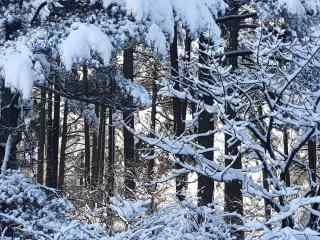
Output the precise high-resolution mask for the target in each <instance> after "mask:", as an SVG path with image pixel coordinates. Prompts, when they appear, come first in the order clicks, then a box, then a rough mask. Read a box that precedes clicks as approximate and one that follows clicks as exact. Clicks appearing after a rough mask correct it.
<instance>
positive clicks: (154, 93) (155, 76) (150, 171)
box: [148, 64, 158, 182]
mask: <svg viewBox="0 0 320 240" xmlns="http://www.w3.org/2000/svg"><path fill="white" fill-rule="evenodd" d="M157 71H158V69H157V67H156V64H155V66H154V72H153V81H152V105H151V126H150V128H151V131H152V132H155V131H156V117H157V98H158V89H157V83H156V80H157V79H158V73H157ZM151 148H152V149H151V153H150V155H151V156H154V153H155V152H154V146H151ZM154 164H155V162H154V158H153V157H152V159H150V160H148V179H149V181H150V182H151V181H152V180H153V175H154Z"/></svg>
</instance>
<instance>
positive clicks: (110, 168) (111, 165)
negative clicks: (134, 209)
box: [107, 108, 115, 198]
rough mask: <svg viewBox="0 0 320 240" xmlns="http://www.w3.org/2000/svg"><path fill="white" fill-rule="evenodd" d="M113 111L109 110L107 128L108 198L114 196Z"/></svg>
mask: <svg viewBox="0 0 320 240" xmlns="http://www.w3.org/2000/svg"><path fill="white" fill-rule="evenodd" d="M112 115H113V109H112V108H110V109H109V128H108V181H107V189H108V196H109V198H110V197H112V196H113V195H114V183H115V174H114V171H115V169H114V163H115V128H114V126H113V119H112V117H113V116H112Z"/></svg>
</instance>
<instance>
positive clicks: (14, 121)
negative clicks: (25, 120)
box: [0, 88, 21, 169]
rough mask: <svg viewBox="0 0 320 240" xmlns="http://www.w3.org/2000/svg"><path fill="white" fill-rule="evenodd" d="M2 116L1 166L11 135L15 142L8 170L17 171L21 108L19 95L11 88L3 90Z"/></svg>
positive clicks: (0, 120) (0, 121) (0, 134)
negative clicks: (18, 127) (18, 129)
mask: <svg viewBox="0 0 320 240" xmlns="http://www.w3.org/2000/svg"><path fill="white" fill-rule="evenodd" d="M0 111H1V116H0V143H1V145H0V166H1V165H2V161H3V159H4V156H5V148H6V147H5V146H6V142H7V140H8V137H9V135H12V137H13V140H14V141H13V142H12V145H11V149H10V158H9V161H8V163H7V168H8V169H17V168H18V162H17V159H16V148H17V144H18V142H19V140H20V139H19V136H18V133H17V129H16V128H17V126H18V121H19V114H20V111H21V108H20V106H19V94H17V93H13V92H12V91H11V90H10V89H9V88H3V89H1V109H0Z"/></svg>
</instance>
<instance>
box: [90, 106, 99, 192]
mask: <svg viewBox="0 0 320 240" xmlns="http://www.w3.org/2000/svg"><path fill="white" fill-rule="evenodd" d="M96 117H97V119H98V118H99V108H98V106H96ZM98 134H99V132H98V129H97V128H94V129H93V136H92V159H91V185H92V186H93V187H96V186H97V185H98V181H99V153H98Z"/></svg>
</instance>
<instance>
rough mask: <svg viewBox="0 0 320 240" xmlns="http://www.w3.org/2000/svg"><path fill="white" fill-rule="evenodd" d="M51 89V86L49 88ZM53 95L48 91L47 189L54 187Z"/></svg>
mask: <svg viewBox="0 0 320 240" xmlns="http://www.w3.org/2000/svg"><path fill="white" fill-rule="evenodd" d="M50 87H52V86H50ZM52 98H53V93H52V91H48V97H47V99H48V101H47V102H48V110H47V131H48V133H47V149H46V151H47V159H46V161H47V165H46V186H48V187H53V188H55V187H56V181H57V180H55V179H54V178H55V177H54V176H56V173H55V167H54V160H53V142H54V141H53V119H52V111H53V101H52Z"/></svg>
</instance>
